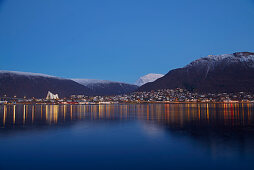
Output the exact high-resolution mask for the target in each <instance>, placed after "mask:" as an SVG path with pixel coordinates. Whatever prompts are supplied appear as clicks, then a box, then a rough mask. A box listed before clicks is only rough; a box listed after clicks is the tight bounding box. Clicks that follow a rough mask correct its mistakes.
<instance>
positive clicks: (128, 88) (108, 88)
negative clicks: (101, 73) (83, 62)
mask: <svg viewBox="0 0 254 170" xmlns="http://www.w3.org/2000/svg"><path fill="white" fill-rule="evenodd" d="M72 80H73V81H75V82H77V83H79V84H81V85H84V86H86V87H88V88H89V89H91V90H92V91H93V95H117V94H127V93H131V92H133V91H135V90H137V88H138V86H136V85H132V84H127V83H121V82H114V81H108V80H95V79H72Z"/></svg>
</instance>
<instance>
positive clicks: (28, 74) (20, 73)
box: [0, 70, 63, 79]
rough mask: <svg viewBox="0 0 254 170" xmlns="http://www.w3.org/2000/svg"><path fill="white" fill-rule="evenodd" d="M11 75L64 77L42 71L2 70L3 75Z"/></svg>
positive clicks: (0, 73)
mask: <svg viewBox="0 0 254 170" xmlns="http://www.w3.org/2000/svg"><path fill="white" fill-rule="evenodd" d="M6 74H7V75H11V76H26V77H45V78H56V79H63V78H60V77H55V76H51V75H47V74H41V73H30V72H21V71H7V70H0V76H1V75H6Z"/></svg>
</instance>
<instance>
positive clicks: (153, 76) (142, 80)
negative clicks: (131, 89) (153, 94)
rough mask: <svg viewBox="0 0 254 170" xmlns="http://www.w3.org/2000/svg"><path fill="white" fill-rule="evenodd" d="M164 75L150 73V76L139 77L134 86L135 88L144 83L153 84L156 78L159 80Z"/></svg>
mask: <svg viewBox="0 0 254 170" xmlns="http://www.w3.org/2000/svg"><path fill="white" fill-rule="evenodd" d="M163 76H164V75H163V74H155V73H150V74H147V75H145V76H142V77H140V78H139V79H138V80H137V81H136V83H135V84H136V85H137V86H142V85H144V84H146V83H149V82H153V81H155V80H157V79H158V78H161V77H163Z"/></svg>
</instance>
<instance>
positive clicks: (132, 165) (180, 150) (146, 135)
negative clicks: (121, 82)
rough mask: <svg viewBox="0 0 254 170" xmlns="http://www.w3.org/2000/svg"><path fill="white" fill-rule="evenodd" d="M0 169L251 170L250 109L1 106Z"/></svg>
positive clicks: (253, 134)
mask: <svg viewBox="0 0 254 170" xmlns="http://www.w3.org/2000/svg"><path fill="white" fill-rule="evenodd" d="M0 127H1V128H0V169H254V105H253V104H137V105H73V106H71V105H68V106H67V105H8V106H3V105H2V106H0Z"/></svg>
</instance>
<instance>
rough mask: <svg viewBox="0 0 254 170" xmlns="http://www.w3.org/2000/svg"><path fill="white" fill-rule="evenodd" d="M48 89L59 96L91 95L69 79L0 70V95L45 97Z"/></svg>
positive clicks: (85, 88)
mask: <svg viewBox="0 0 254 170" xmlns="http://www.w3.org/2000/svg"><path fill="white" fill-rule="evenodd" d="M48 91H51V92H52V93H54V94H58V95H59V97H69V96H70V95H72V94H85V95H91V94H92V91H91V90H90V89H89V88H87V87H85V86H83V85H80V84H79V83H76V82H74V81H72V80H69V79H63V78H58V77H54V76H49V75H44V74H37V73H25V72H16V71H0V95H1V96H3V95H7V96H17V97H24V96H26V97H36V98H45V97H46V95H47V93H48Z"/></svg>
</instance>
